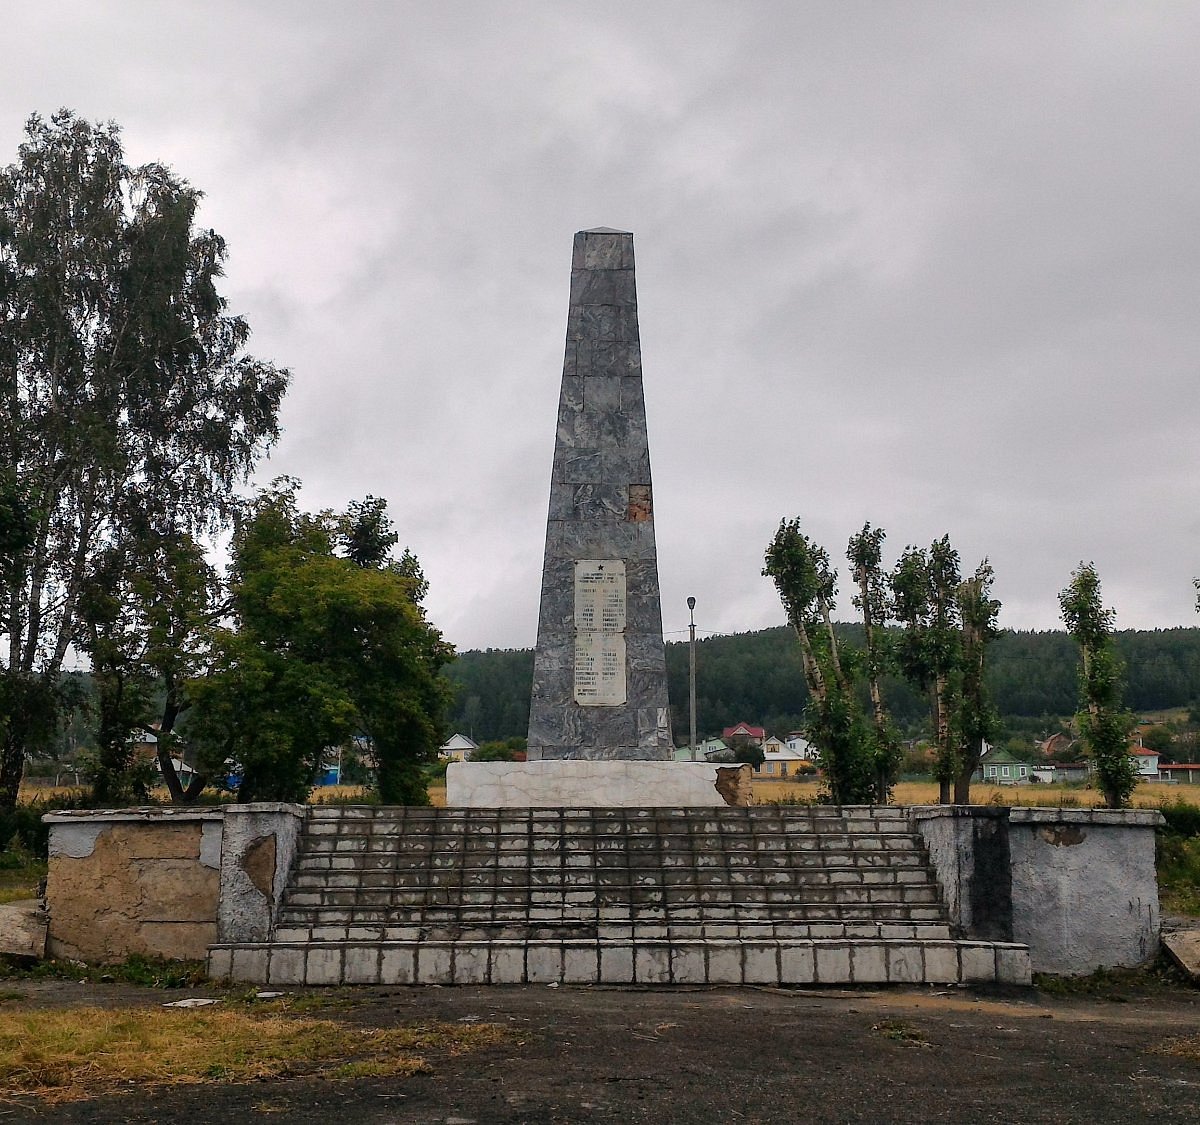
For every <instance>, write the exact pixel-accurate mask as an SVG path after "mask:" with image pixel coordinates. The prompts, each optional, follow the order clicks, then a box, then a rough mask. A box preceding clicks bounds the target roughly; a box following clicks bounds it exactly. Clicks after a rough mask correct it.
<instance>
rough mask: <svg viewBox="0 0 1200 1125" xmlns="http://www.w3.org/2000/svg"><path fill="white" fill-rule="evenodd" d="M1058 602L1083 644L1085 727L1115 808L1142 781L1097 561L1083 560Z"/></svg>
mask: <svg viewBox="0 0 1200 1125" xmlns="http://www.w3.org/2000/svg"><path fill="white" fill-rule="evenodd" d="M1058 602H1059V605H1060V606H1061V607H1062V617H1063V622H1064V623H1065V624H1066V626H1067V631H1068V632H1069V633H1070V634H1071V636H1073V637H1074V638H1075V641H1076V642H1077V643H1078V645H1079V652H1080V658H1081V661H1080V672H1079V687H1080V701H1081V704H1082V707H1081V709H1080V711H1079V715H1078V720H1079V730H1080V733H1081V734H1082V735H1083V740H1084V743H1085V745H1086V746H1087V748H1088V753H1089V754H1090V755H1091V758H1092V762H1093V764H1094V766H1095V770H1096V783H1097V784H1098V785H1099V786H1100V791H1101V792H1102V793H1103V794H1104V800H1105V803H1106V804H1107V805H1108V807H1109V808H1110V809H1120V808H1124V807H1125V806H1126V805H1127V804H1128V803H1129V797H1130V794H1132V793H1133V789H1134V786H1135V785H1136V784H1137V767H1136V766H1135V765H1134V763H1133V759H1132V758H1131V757H1130V754H1129V733H1130V731H1132V730H1133V725H1134V719H1133V715H1132V714H1130V712H1129V711H1127V710H1126V709H1125V707H1124V703H1123V695H1124V674H1125V668H1124V665H1123V663H1122V661H1121V659H1120V657H1119V656H1118V655H1117V650H1116V646H1115V645H1114V643H1113V622H1114V620H1115V618H1116V614H1115V613H1114V611H1113V610H1111V609H1107V608H1105V606H1104V603H1103V601H1102V600H1101V597H1100V577H1099V575H1098V574H1097V573H1096V568H1095V566H1094V565H1093V564H1092V563H1080V564H1079V567H1078V568H1077V569H1076V570H1074V571H1073V572H1072V574H1071V581H1070V584H1069V585H1068V586H1067V587H1066V589H1065V590H1063V591H1062V592H1061V593H1060V594H1059V595H1058Z"/></svg>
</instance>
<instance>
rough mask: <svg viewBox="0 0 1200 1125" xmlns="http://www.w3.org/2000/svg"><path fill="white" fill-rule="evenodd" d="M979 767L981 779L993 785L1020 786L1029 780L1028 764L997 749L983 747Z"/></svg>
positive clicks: (1005, 751)
mask: <svg viewBox="0 0 1200 1125" xmlns="http://www.w3.org/2000/svg"><path fill="white" fill-rule="evenodd" d="M979 767H980V770H981V775H982V779H983V780H984V781H986V782H990V783H991V784H993V785H1020V784H1021V783H1022V782H1023V781H1027V780H1028V779H1029V769H1030V767H1029V763H1028V762H1022V761H1020V760H1019V759H1017V758H1014V757H1013V756H1012V755H1011V754H1010V753H1009V752H1008V751H1007V750H1004V749H1002V748H999V747H994V746H988V747H985V748H984V752H983V757H982V759H980V763H979Z"/></svg>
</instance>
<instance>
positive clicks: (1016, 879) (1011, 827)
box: [910, 805, 1163, 975]
mask: <svg viewBox="0 0 1200 1125" xmlns="http://www.w3.org/2000/svg"><path fill="white" fill-rule="evenodd" d="M910 815H911V816H912V818H913V821H914V823H915V824H916V826H917V828H918V829H919V831H920V832H921V835H922V836H923V837H924V839H925V844H926V847H927V848H928V849H929V854H930V858H931V859H932V860H933V864H934V867H935V869H936V871H937V875H938V879H939V881H940V882H941V884H942V889H943V892H944V895H945V899H946V905H947V907H948V909H949V911H950V920H951V922H952V923H954V924H955V925H957V926H958V927H959V928H960V929H961V931H962V933H963V934H964V935H966V936H968V937H972V938H981V939H987V940H991V941H1015V942H1019V943H1021V944H1023V945H1028V946H1029V955H1030V959H1031V962H1032V966H1033V971H1034V972H1041V973H1059V974H1064V975H1072V974H1080V973H1090V972H1093V971H1094V970H1096V969H1099V968H1116V967H1121V966H1125V967H1131V966H1135V965H1140V964H1143V963H1144V962H1146V961H1148V960H1149V959H1150V958H1152V957H1153V956H1154V955H1155V954H1156V953H1157V952H1158V945H1159V925H1160V917H1159V905H1158V881H1157V877H1156V874H1155V869H1154V830H1155V828H1156V827H1157V826H1158V825H1160V824H1162V823H1163V818H1162V814H1161V813H1159V812H1154V811H1150V810H1145V809H1123V810H1109V809H1017V808H1014V809H1010V808H995V807H992V806H987V805H933V806H928V807H914V808H912V809H911V810H910Z"/></svg>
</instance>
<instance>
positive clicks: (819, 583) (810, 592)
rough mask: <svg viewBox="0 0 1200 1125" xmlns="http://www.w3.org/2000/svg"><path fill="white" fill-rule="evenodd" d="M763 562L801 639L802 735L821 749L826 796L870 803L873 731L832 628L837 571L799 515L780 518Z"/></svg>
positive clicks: (873, 775)
mask: <svg viewBox="0 0 1200 1125" xmlns="http://www.w3.org/2000/svg"><path fill="white" fill-rule="evenodd" d="M765 562H766V565H765V566H764V568H763V574H764V575H766V576H767V577H769V578H771V579H772V580H773V581H774V582H775V588H776V589H777V590H778V591H779V597H780V600H781V601H782V602H783V607H784V610H785V611H786V613H787V617H788V623H789V624H790V625H791V626H792V628H793V629H794V630H795V632H796V636H797V638H798V639H799V641H800V658H801V663H802V666H803V668H804V678H805V681H806V682H807V684H808V690H809V695H810V702H809V717H808V723H807V726H806V731H805V733H806V734H807V735H808V738H809V740H810V741H811V742H812V744H813V745H814V746H815V747H816V748H817V753H818V755H819V756H820V762H821V766H822V767H823V769H824V771H825V779H826V781H827V783H828V785H829V797H830V799H831V800H832V801H833V802H834V803H836V804H866V803H869V802H870V801H871V800H872V798H873V797H874V796H875V792H876V763H875V759H874V755H873V753H872V750H871V746H872V734H871V730H870V727H869V724H868V723H867V721H866V719H865V717H864V716H863V713H862V708H861V706H860V705H859V703H858V700H857V698H856V697H855V692H854V683H853V680H852V678H851V676H850V674H849V670H848V666H847V665H848V662H847V661H844V660H843V655H842V653H841V651H840V650H839V646H838V640H837V636H836V634H835V633H834V629H833V620H832V610H833V601H834V598H835V596H836V594H837V573H836V572H835V571H834V570H833V569H832V568H831V567H830V565H829V556H828V554H827V553H826V552H825V550H824V549H823V548H822V547H819V546H818V545H817V544H816V543H814V542H813V541H812V540H811V539H809V538H808V536H806V535H805V534H803V532H801V530H800V521H799V520H795V519H794V520H784V521H782V522H781V523H780V525H779V530H778V531H777V532H776V533H775V538H774V539H773V540H772V541H771V543H770V545H769V546H768V547H767V550H766V557H765Z"/></svg>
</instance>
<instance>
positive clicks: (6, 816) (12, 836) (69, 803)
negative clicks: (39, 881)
mask: <svg viewBox="0 0 1200 1125" xmlns="http://www.w3.org/2000/svg"><path fill="white" fill-rule="evenodd" d="M87 807H88V801H87V795H86V794H77V795H73V796H58V797H49V798H47V799H46V800H42V799H40V798H37V799H35V800H32V801H29V802H27V803H26V804H23V805H18V806H17V807H16V808H15V809H0V855H3V854H4V851H11V852H24V853H26V854H27V855H31V856H36V857H37V858H38V859H45V858H46V854H47V852H48V851H49V845H50V826H49V825H48V824H43V823H42V814H43V813H48V812H55V811H56V810H58V809H85V808H87Z"/></svg>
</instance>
